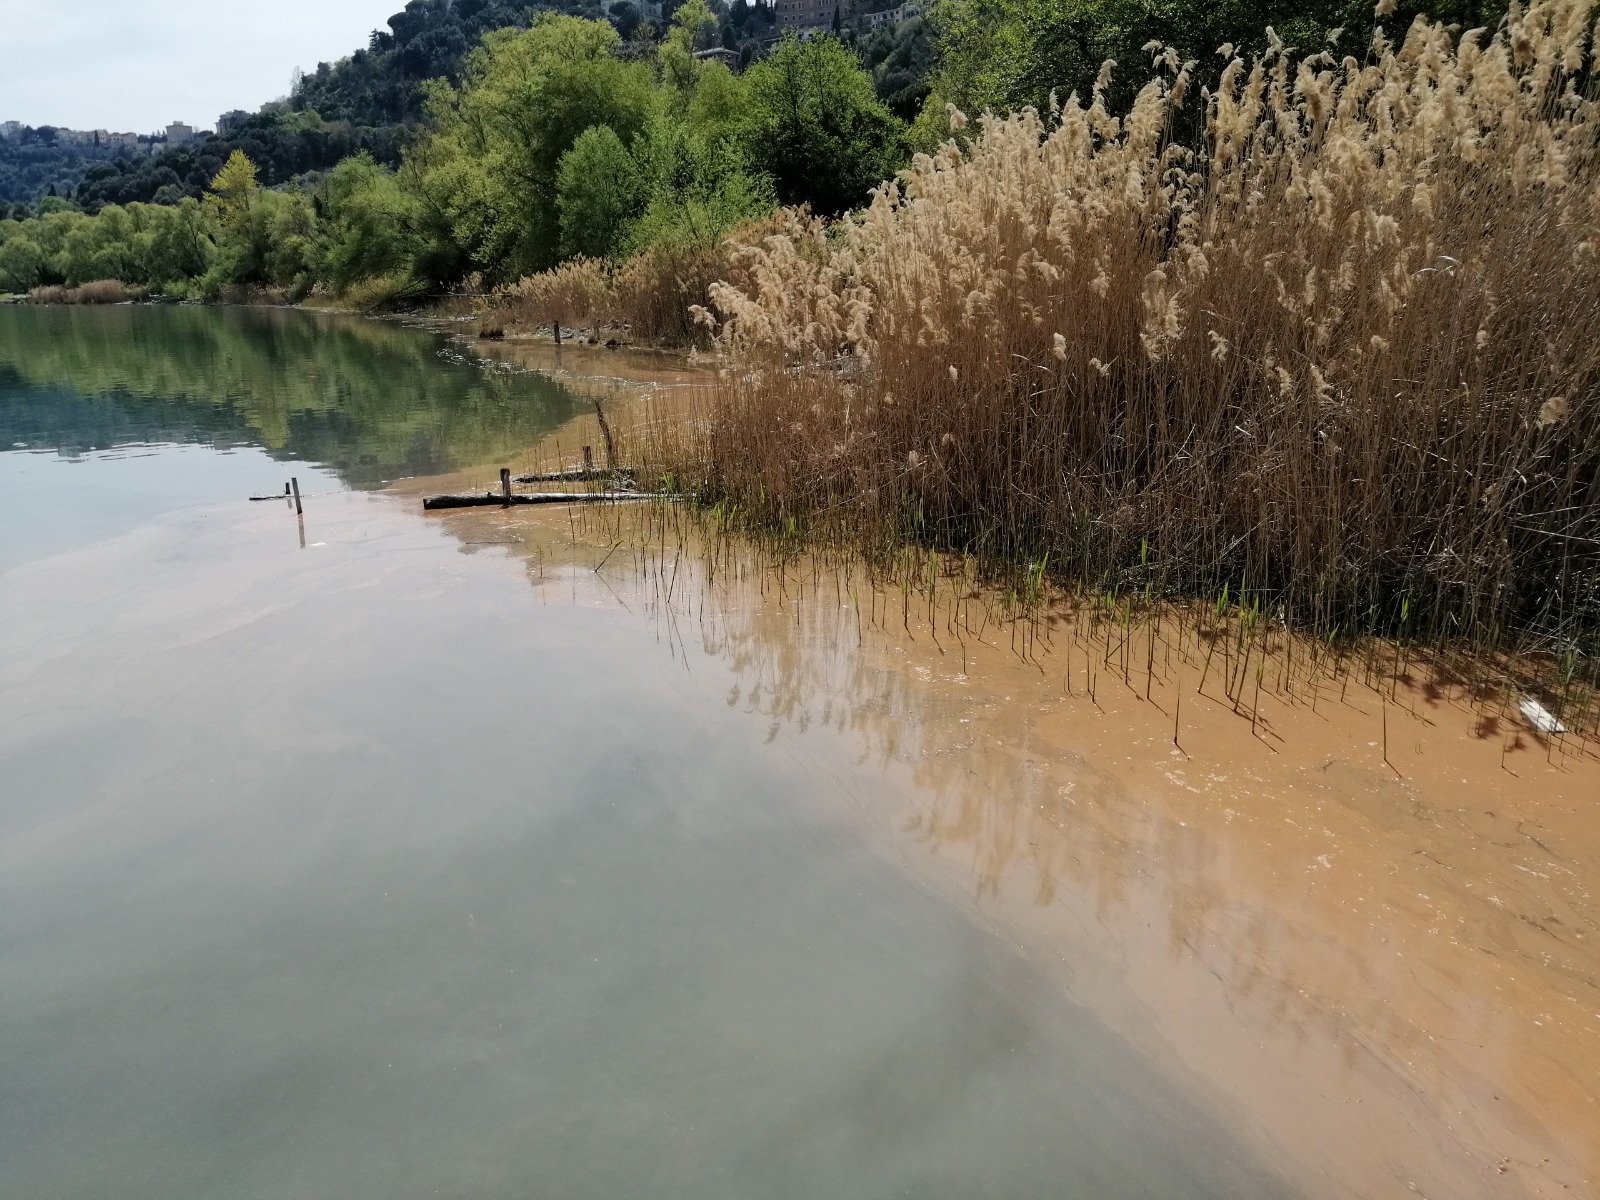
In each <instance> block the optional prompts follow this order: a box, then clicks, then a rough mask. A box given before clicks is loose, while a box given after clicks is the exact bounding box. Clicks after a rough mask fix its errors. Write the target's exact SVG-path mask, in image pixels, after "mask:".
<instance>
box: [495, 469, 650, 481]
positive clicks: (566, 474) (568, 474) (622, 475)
mask: <svg viewBox="0 0 1600 1200" xmlns="http://www.w3.org/2000/svg"><path fill="white" fill-rule="evenodd" d="M633 477H634V472H633V468H632V467H606V468H604V469H601V468H597V467H569V468H568V469H566V470H564V471H540V472H538V473H537V474H534V475H518V476H516V478H515V479H513V480H512V482H513V483H590V482H593V481H594V480H597V479H632V478H633Z"/></svg>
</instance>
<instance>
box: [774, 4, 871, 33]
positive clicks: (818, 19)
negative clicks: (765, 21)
mask: <svg viewBox="0 0 1600 1200" xmlns="http://www.w3.org/2000/svg"><path fill="white" fill-rule="evenodd" d="M774 7H775V10H776V13H777V17H778V28H779V29H780V30H785V31H787V30H790V29H796V30H799V29H831V28H833V22H834V17H835V15H837V16H838V18H839V24H840V25H846V24H848V23H849V22H850V20H851V18H853V17H854V16H855V15H856V5H855V3H854V0H777V3H776V4H775V6H774Z"/></svg>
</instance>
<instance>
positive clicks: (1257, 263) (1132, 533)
mask: <svg viewBox="0 0 1600 1200" xmlns="http://www.w3.org/2000/svg"><path fill="white" fill-rule="evenodd" d="M1591 16H1592V9H1591V6H1590V4H1589V3H1588V2H1587V0H1549V2H1544V3H1538V4H1535V5H1533V6H1532V7H1531V8H1529V9H1528V10H1527V11H1526V12H1525V13H1514V14H1513V17H1512V19H1511V20H1510V21H1509V22H1508V23H1507V24H1506V26H1505V27H1504V28H1502V29H1501V30H1500V31H1498V32H1497V33H1495V34H1494V36H1493V37H1486V36H1485V35H1484V34H1483V33H1482V32H1474V33H1469V34H1466V35H1464V36H1461V37H1459V38H1458V37H1457V35H1456V34H1455V33H1453V32H1451V31H1450V30H1447V29H1445V28H1442V27H1439V26H1435V25H1430V24H1428V23H1426V22H1420V21H1419V22H1418V23H1417V24H1416V25H1414V26H1413V27H1412V28H1411V29H1410V30H1409V31H1408V32H1407V33H1406V35H1405V37H1404V39H1403V40H1402V41H1401V42H1399V43H1398V44H1397V43H1391V42H1389V41H1387V40H1386V39H1385V38H1384V37H1383V35H1382V34H1381V33H1380V35H1379V37H1378V39H1377V41H1376V42H1375V45H1374V53H1373V55H1372V56H1371V57H1370V58H1369V60H1368V61H1366V62H1364V63H1363V62H1357V61H1355V60H1353V59H1346V60H1345V61H1344V62H1342V63H1341V62H1335V61H1332V60H1331V59H1330V58H1328V57H1327V56H1313V57H1309V58H1304V59H1302V58H1299V57H1297V56H1295V55H1293V54H1291V52H1290V51H1289V50H1287V49H1284V48H1282V47H1281V46H1274V48H1273V49H1271V50H1270V51H1269V52H1268V53H1267V54H1266V55H1265V56H1263V57H1262V58H1261V59H1259V60H1257V61H1254V62H1244V61H1242V60H1238V59H1234V60H1232V61H1231V62H1230V63H1229V65H1228V66H1227V68H1226V70H1225V72H1224V75H1223V79H1222V82H1221V84H1220V86H1219V88H1218V90H1217V94H1216V95H1214V96H1210V97H1208V98H1205V99H1204V100H1203V101H1199V102H1200V103H1203V104H1204V105H1205V108H1206V114H1207V115H1206V122H1205V127H1206V132H1205V136H1204V138H1203V144H1201V145H1200V146H1199V147H1198V148H1190V147H1185V146H1183V145H1180V144H1177V143H1176V142H1174V141H1173V140H1172V130H1173V129H1174V118H1173V114H1174V112H1175V111H1176V110H1177V109H1179V108H1180V107H1183V106H1192V105H1194V104H1195V103H1197V99H1196V97H1194V96H1192V95H1186V94H1185V93H1186V92H1187V91H1188V68H1187V67H1186V66H1185V64H1183V63H1180V62H1178V61H1176V59H1175V58H1174V57H1173V56H1172V55H1170V54H1168V55H1167V56H1165V57H1164V58H1163V59H1161V63H1160V66H1159V67H1158V70H1157V73H1156V77H1155V78H1154V79H1153V80H1152V81H1151V83H1149V84H1148V85H1147V86H1146V87H1145V89H1144V90H1143V91H1142V92H1141V93H1140V94H1139V97H1138V100H1137V102H1136V103H1135V104H1134V106H1133V109H1132V111H1130V112H1129V113H1128V114H1127V115H1126V116H1124V117H1120V118H1119V117H1116V116H1114V115H1112V114H1111V113H1109V112H1107V111H1106V110H1105V108H1104V107H1103V105H1102V103H1101V100H1100V92H1099V90H1098V89H1097V90H1096V92H1095V94H1094V95H1092V96H1090V97H1089V98H1088V100H1087V102H1086V103H1083V102H1079V101H1077V100H1074V101H1069V102H1068V103H1067V104H1066V106H1065V107H1064V108H1063V109H1062V111H1061V113H1060V115H1059V119H1055V118H1050V119H1046V118H1044V117H1041V116H1039V115H1036V114H1033V113H1025V114H1021V115H1014V116H1011V117H1007V118H998V117H985V118H984V119H983V120H982V122H981V132H980V133H979V135H978V136H977V137H976V138H975V139H974V140H973V141H972V142H971V144H970V145H969V146H967V147H966V148H965V149H959V148H957V147H956V146H955V145H954V144H951V145H949V146H946V147H945V148H944V149H942V150H941V151H940V152H939V153H938V154H936V155H934V156H933V157H931V158H922V159H919V160H918V161H917V163H916V165H915V166H914V167H913V168H912V169H911V170H910V171H909V172H908V174H907V175H906V177H905V179H904V181H903V183H902V184H901V185H898V186H895V185H889V186H885V187H884V188H883V189H882V190H881V191H880V192H879V194H878V196H877V198H876V199H875V201H874V203H873V205H872V207H871V209H870V210H869V211H868V212H866V213H865V214H864V215H863V216H861V217H860V218H859V219H858V220H856V221H855V222H853V223H852V224H851V225H849V226H848V228H846V229H845V230H844V231H843V232H842V234H837V235H834V234H827V233H825V231H824V229H823V228H822V226H821V225H820V224H818V223H817V222H815V221H811V220H809V219H807V218H805V217H804V216H802V215H799V214H791V216H790V219H789V225H788V227H787V228H786V229H785V230H783V231H781V232H780V233H778V234H774V235H770V236H767V237H765V238H764V239H763V240H761V241H759V242H756V243H753V244H751V245H750V246H748V248H747V249H746V250H745V251H744V252H743V255H742V258H741V260H740V264H739V265H740V271H741V273H742V275H743V276H744V277H745V278H744V279H743V280H742V281H740V282H739V283H738V285H737V286H727V287H721V288H718V289H715V301H716V303H715V306H714V307H715V309H716V318H717V328H718V332H719V335H720V337H721V339H722V342H723V345H724V347H725V348H726V349H727V350H728V351H729V352H730V353H733V354H735V355H738V356H742V357H743V358H744V360H745V361H746V363H747V365H746V366H742V367H741V368H740V370H741V371H744V372H745V373H744V374H742V375H738V376H733V375H730V378H729V380H728V381H727V382H726V384H725V385H724V386H723V387H722V388H721V389H720V390H719V392H718V393H717V394H716V395H715V396H714V398H713V399H712V401H711V403H710V405H709V407H708V409H707V411H706V413H705V414H704V420H703V421H702V422H700V423H698V424H697V425H696V426H695V428H694V433H695V437H694V438H693V439H691V440H689V441H688V442H687V443H686V444H684V445H681V446H680V447H678V457H679V461H680V462H682V463H683V464H684V466H683V473H684V474H685V476H686V477H689V478H691V479H692V481H694V482H696V483H698V484H700V485H701V486H703V487H704V489H705V491H706V494H708V495H710V496H711V497H713V498H714V499H720V500H723V501H725V502H726V503H727V504H729V505H737V506H738V511H739V513H740V514H741V517H742V518H743V519H744V520H745V521H746V522H747V523H749V524H750V525H752V526H753V527H758V528H761V529H763V530H766V531H768V532H771V531H779V532H783V531H787V530H789V529H798V530H800V531H802V532H807V533H810V534H811V535H812V536H814V537H824V538H835V539H837V540H840V541H849V542H851V543H853V544H855V545H858V546H865V547H866V548H867V549H868V551H869V552H870V553H872V554H874V555H876V554H879V553H882V552H883V551H884V550H885V548H892V547H894V546H896V545H899V544H901V543H903V542H904V541H906V540H911V541H913V542H916V543H918V544H922V545H932V546H935V547H939V548H942V549H945V550H949V551H952V552H956V553H970V554H973V555H975V556H977V557H978V558H980V559H981V560H983V561H985V562H986V563H990V564H995V563H1002V564H1005V565H1006V567H1007V568H1008V570H1009V571H1011V572H1013V573H1014V574H1015V575H1016V576H1018V577H1019V578H1021V579H1023V580H1024V581H1025V579H1026V576H1027V575H1028V573H1029V572H1030V571H1038V572H1039V573H1041V574H1043V575H1046V576H1048V577H1054V578H1057V579H1071V580H1076V581H1079V582H1080V583H1082V584H1085V585H1088V586H1093V587H1096V588H1099V589H1102V590H1104V591H1107V592H1119V593H1121V594H1127V593H1128V592H1130V591H1133V592H1138V593H1141V594H1142V593H1144V592H1146V591H1147V590H1148V591H1149V592H1150V593H1151V594H1152V595H1155V596H1164V595H1165V596H1188V597H1211V598H1215V597H1219V596H1221V595H1222V594H1223V593H1224V589H1225V588H1226V589H1228V592H1227V594H1228V598H1229V603H1230V604H1232V603H1239V602H1242V603H1243V604H1244V605H1245V606H1247V607H1249V608H1252V609H1259V610H1260V611H1261V612H1262V613H1270V614H1272V615H1273V616H1274V617H1276V616H1277V615H1278V614H1279V613H1280V612H1281V613H1282V614H1283V615H1284V617H1285V618H1286V619H1287V620H1288V621H1289V622H1291V623H1293V624H1294V625H1295V626H1296V627H1299V628H1304V629H1309V630H1312V631H1314V632H1316V633H1318V634H1321V635H1330V636H1334V637H1348V636H1350V635H1352V634H1357V633H1365V632H1381V633H1385V634H1388V635H1391V636H1395V637H1398V638H1401V639H1403V640H1405V641H1407V642H1418V643H1422V644H1426V645H1430V646H1433V645H1438V644H1443V643H1452V644H1465V645H1468V646H1470V647H1472V648H1474V649H1475V650H1476V651H1477V652H1478V653H1479V654H1481V655H1483V656H1485V657H1486V658H1491V659H1492V658H1493V656H1494V655H1496V654H1498V653H1501V652H1503V651H1507V650H1510V649H1514V648H1518V647H1527V646H1533V647H1535V648H1537V649H1538V650H1539V651H1540V652H1541V653H1545V654H1547V655H1549V656H1550V658H1549V660H1547V661H1546V662H1545V663H1544V664H1543V665H1542V666H1541V668H1540V669H1541V670H1543V671H1544V672H1545V673H1546V674H1547V675H1549V676H1550V677H1551V678H1553V679H1555V678H1559V677H1560V676H1561V675H1562V674H1563V673H1566V674H1568V675H1571V674H1572V673H1573V671H1575V672H1576V674H1577V675H1578V676H1579V677H1582V676H1584V675H1587V677H1588V678H1589V679H1590V680H1591V682H1592V681H1593V679H1594V665H1593V663H1594V652H1595V649H1596V642H1595V639H1596V636H1597V631H1600V401H1597V384H1600V359H1597V358H1596V357H1595V350H1594V348H1595V347H1596V346H1597V345H1600V252H1597V247H1600V190H1597V189H1596V187H1595V186H1594V181H1595V177H1596V175H1595V169H1596V166H1597V165H1600V164H1597V161H1596V156H1597V144H1600V136H1597V135H1600V106H1597V105H1596V104H1595V102H1594V100H1595V92H1594V88H1595V83H1594V80H1595V78H1596V77H1595V76H1594V74H1593V70H1592V67H1593V62H1594V59H1593V49H1592V47H1591V45H1590V37H1591V28H1590V25H1591V21H1590V18H1591ZM841 364H842V368H843V369H841ZM1024 585H1025V583H1024ZM1248 644H1249V643H1246V646H1248ZM1569 652H1570V653H1571V654H1572V655H1573V656H1574V658H1573V660H1572V662H1575V663H1576V666H1575V667H1573V669H1572V670H1569V669H1568V668H1569V667H1572V662H1569V663H1566V664H1565V665H1562V664H1557V663H1556V662H1555V659H1558V658H1560V657H1561V656H1562V655H1563V654H1566V653H1569ZM1568 682H1570V680H1569V681H1568ZM1230 686H1232V685H1231V684H1230Z"/></svg>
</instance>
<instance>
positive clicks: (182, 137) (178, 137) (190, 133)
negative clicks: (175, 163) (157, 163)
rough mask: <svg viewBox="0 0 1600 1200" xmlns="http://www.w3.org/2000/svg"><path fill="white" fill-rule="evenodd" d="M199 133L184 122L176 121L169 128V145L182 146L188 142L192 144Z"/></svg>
mask: <svg viewBox="0 0 1600 1200" xmlns="http://www.w3.org/2000/svg"><path fill="white" fill-rule="evenodd" d="M198 132H199V130H197V129H195V127H194V126H192V125H185V124H184V123H183V122H182V121H174V122H173V123H172V124H171V125H168V126H167V145H169V146H182V145H184V144H185V143H187V142H192V141H194V138H195V134H197V133H198Z"/></svg>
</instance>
